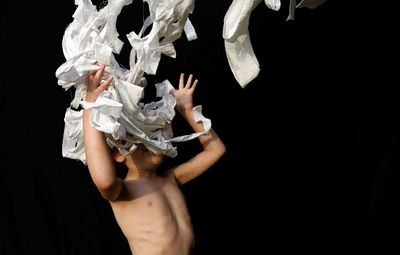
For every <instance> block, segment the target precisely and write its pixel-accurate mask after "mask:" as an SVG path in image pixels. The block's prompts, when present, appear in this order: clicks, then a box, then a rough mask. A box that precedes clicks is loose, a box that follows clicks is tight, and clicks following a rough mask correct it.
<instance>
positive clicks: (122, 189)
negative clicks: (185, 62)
mask: <svg viewBox="0 0 400 255" xmlns="http://www.w3.org/2000/svg"><path fill="white" fill-rule="evenodd" d="M104 68H105V67H104V65H101V66H100V68H99V70H97V71H95V72H92V73H91V74H90V75H89V78H88V81H87V94H86V101H88V102H94V101H95V100H96V99H97V97H98V95H99V94H100V93H101V92H102V91H104V90H105V89H107V87H108V86H109V85H110V84H111V82H112V78H109V79H107V80H105V81H103V82H102V79H101V77H102V76H103V73H104ZM192 79H193V76H192V75H190V76H189V77H188V79H187V81H186V83H185V81H184V75H183V74H181V76H180V82H179V87H178V89H175V90H173V91H172V93H173V95H174V96H175V98H176V101H177V104H176V109H177V110H178V111H179V112H180V113H181V115H182V116H183V117H184V118H185V119H186V121H187V122H188V123H189V124H190V126H191V127H192V128H193V130H194V131H195V132H201V131H203V126H202V124H201V123H196V122H195V120H194V118H193V112H192V109H193V99H192V98H193V92H194V90H195V88H196V86H197V83H198V81H197V80H195V81H194V82H192ZM90 112H91V110H90V109H88V110H85V111H84V118H83V119H84V122H83V128H84V135H85V149H86V160H87V165H88V168H89V172H90V174H91V177H92V179H93V181H94V183H95V184H96V186H97V188H98V190H99V191H100V193H101V194H102V196H103V197H104V198H105V199H107V200H109V201H110V204H111V207H112V209H113V212H114V215H115V218H116V220H117V222H118V224H119V226H120V227H121V230H122V231H123V233H124V235H125V236H126V238H127V240H128V242H129V245H130V248H131V251H132V253H133V254H135V255H188V254H190V253H191V251H192V249H193V244H194V233H193V229H192V223H191V220H190V215H189V212H188V209H187V206H186V202H185V199H184V196H183V194H182V192H181V190H180V187H179V186H181V185H183V184H185V183H187V182H188V181H190V180H192V179H194V178H196V177H197V176H199V175H200V174H202V173H203V172H205V171H206V170H208V169H209V168H210V167H211V166H212V165H214V164H215V163H216V162H217V161H218V160H219V159H220V157H222V155H223V154H224V153H225V146H224V144H223V142H222V141H221V140H220V138H219V137H218V135H217V134H216V133H215V132H214V130H211V131H210V132H209V134H208V135H204V136H200V137H199V141H200V144H201V145H202V147H203V150H202V151H201V152H199V153H198V154H197V155H196V156H194V157H193V158H192V159H190V160H189V161H187V162H185V163H183V164H181V165H178V166H176V167H173V168H172V169H169V170H168V171H166V173H165V174H163V175H162V176H159V175H157V168H158V167H159V166H160V164H161V163H162V161H163V156H162V155H156V154H154V153H152V152H150V151H149V150H148V149H147V148H146V147H145V146H144V145H142V144H139V145H138V148H137V149H136V150H135V152H133V153H132V154H130V155H127V156H124V155H122V154H120V153H118V152H116V153H114V155H113V156H112V154H111V153H110V150H109V148H108V146H107V144H106V142H105V139H104V134H103V133H102V132H100V131H98V130H96V129H95V128H92V127H91V126H90V125H89V116H90ZM113 160H115V161H118V162H123V163H124V164H125V165H126V166H127V168H128V174H127V176H126V178H125V179H124V180H121V179H119V178H118V177H117V176H116V172H115V165H114V161H113Z"/></svg>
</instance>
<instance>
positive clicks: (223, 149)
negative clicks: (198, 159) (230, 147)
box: [218, 143, 226, 158]
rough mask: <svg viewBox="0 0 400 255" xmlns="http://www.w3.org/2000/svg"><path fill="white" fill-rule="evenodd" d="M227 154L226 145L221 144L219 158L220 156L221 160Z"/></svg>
mask: <svg viewBox="0 0 400 255" xmlns="http://www.w3.org/2000/svg"><path fill="white" fill-rule="evenodd" d="M225 153H226V147H225V144H223V143H221V144H220V146H219V148H218V156H219V158H221V157H222V156H223V155H224V154H225Z"/></svg>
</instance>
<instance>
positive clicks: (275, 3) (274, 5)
mask: <svg viewBox="0 0 400 255" xmlns="http://www.w3.org/2000/svg"><path fill="white" fill-rule="evenodd" d="M265 4H266V5H267V7H268V8H270V9H271V10H274V11H278V10H279V9H280V8H281V0H265Z"/></svg>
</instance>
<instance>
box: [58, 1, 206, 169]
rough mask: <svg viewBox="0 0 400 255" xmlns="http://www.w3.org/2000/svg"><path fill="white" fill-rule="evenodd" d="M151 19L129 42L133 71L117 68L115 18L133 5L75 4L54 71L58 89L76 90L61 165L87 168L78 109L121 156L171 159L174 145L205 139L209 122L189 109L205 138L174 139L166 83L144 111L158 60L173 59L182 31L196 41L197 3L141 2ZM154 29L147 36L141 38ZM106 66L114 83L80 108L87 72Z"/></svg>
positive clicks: (67, 119) (172, 102)
mask: <svg viewBox="0 0 400 255" xmlns="http://www.w3.org/2000/svg"><path fill="white" fill-rule="evenodd" d="M144 1H146V2H147V3H148V5H149V8H150V16H149V17H148V18H147V19H146V21H145V22H144V24H143V28H142V30H141V31H140V32H139V33H138V34H136V33H135V32H133V31H132V32H131V33H129V34H128V35H127V37H128V40H129V43H130V44H131V45H132V50H131V54H130V68H129V69H125V68H122V67H121V66H120V65H119V63H118V62H117V61H116V59H115V57H114V55H113V53H116V54H119V52H120V51H121V48H122V46H123V42H122V41H121V40H120V39H119V38H118V36H119V34H118V32H117V29H116V22H117V17H118V15H119V14H120V12H121V10H122V8H123V7H124V6H125V5H128V4H131V3H132V0H109V1H108V4H107V5H106V6H105V7H103V8H102V9H101V10H99V11H98V10H97V8H96V6H95V5H93V4H92V2H91V1H90V0H75V4H76V5H77V8H76V10H75V13H74V14H73V16H72V17H73V21H72V22H71V23H70V24H69V25H68V27H67V28H66V30H65V33H64V36H63V41H62V47H63V53H64V56H65V58H66V62H65V63H63V64H62V65H61V66H60V67H59V68H58V69H57V70H56V77H57V78H58V84H59V85H60V86H61V87H62V88H64V89H65V90H68V89H71V88H74V89H75V96H74V99H73V100H72V102H71V107H70V108H68V109H67V110H66V112H65V117H64V122H65V126H64V136H63V144H62V154H63V156H64V157H68V158H72V159H77V160H80V161H82V162H83V163H86V158H85V151H84V137H83V123H82V117H83V110H82V109H80V110H79V108H80V107H81V108H83V109H87V108H92V109H93V110H92V114H91V116H90V124H91V125H92V126H93V127H95V128H96V129H98V130H100V131H102V132H104V133H105V134H106V140H107V143H108V145H109V146H110V147H114V146H116V147H118V148H119V150H120V151H121V152H122V153H124V154H127V153H130V152H132V151H134V150H135V149H136V145H135V144H137V143H143V144H144V145H145V146H146V147H147V148H148V149H150V150H151V151H153V152H155V153H159V154H164V155H167V156H169V157H175V156H176V155H177V149H176V147H174V146H173V145H172V142H184V141H188V140H190V139H194V138H196V137H199V136H200V135H203V134H206V133H208V132H209V130H210V128H211V121H210V120H209V119H207V118H205V117H204V116H203V115H202V114H201V106H198V107H194V109H193V110H194V113H195V120H196V121H197V122H202V123H203V126H204V131H203V132H198V133H193V134H189V135H183V136H179V137H173V133H172V127H171V123H172V120H173V118H174V116H175V110H174V107H175V104H176V101H175V98H174V96H173V95H172V94H171V93H170V91H171V89H173V86H172V85H171V84H170V83H169V81H168V80H165V81H164V82H162V83H159V84H156V88H157V97H159V98H160V100H159V101H157V102H151V103H147V104H143V103H141V102H140V100H141V99H142V98H143V96H144V88H145V86H146V84H147V82H146V79H145V78H144V77H143V75H144V73H148V74H155V73H156V71H157V68H158V64H159V62H160V59H161V55H162V54H164V55H167V56H170V57H175V49H174V46H173V44H172V43H173V42H174V41H175V40H176V39H178V38H179V37H180V36H181V34H182V32H183V31H185V33H186V36H187V39H188V40H194V39H196V38H197V35H196V32H195V30H194V27H193V25H192V24H191V23H190V21H189V19H188V15H189V14H191V13H192V12H193V8H194V0H144ZM150 25H152V29H151V31H150V32H149V34H147V35H145V36H144V35H143V31H145V30H146V28H147V27H148V26H150ZM100 63H102V64H106V65H107V67H106V69H105V73H104V77H102V78H103V79H104V80H105V79H107V77H109V76H113V81H112V83H111V85H110V86H109V88H108V89H107V90H106V91H103V92H102V93H101V94H100V95H99V97H98V98H97V100H96V102H92V103H89V102H86V101H84V99H85V95H86V85H85V81H86V79H87V76H88V74H89V72H91V71H93V70H97V69H98V68H99V64H100Z"/></svg>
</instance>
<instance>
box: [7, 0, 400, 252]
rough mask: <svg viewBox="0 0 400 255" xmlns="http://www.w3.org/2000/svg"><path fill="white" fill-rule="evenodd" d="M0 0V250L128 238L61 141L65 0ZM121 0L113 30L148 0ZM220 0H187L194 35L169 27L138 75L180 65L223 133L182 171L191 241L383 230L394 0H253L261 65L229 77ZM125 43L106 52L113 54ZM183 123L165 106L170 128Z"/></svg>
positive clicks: (254, 241)
mask: <svg viewBox="0 0 400 255" xmlns="http://www.w3.org/2000/svg"><path fill="white" fill-rule="evenodd" d="M3 2H4V1H3ZM3 2H2V6H1V9H0V12H1V42H2V44H1V45H2V54H1V62H2V66H1V72H2V73H1V75H2V80H1V89H0V95H1V98H0V100H1V101H0V110H1V115H0V116H1V122H0V123H1V130H0V131H1V132H0V134H2V138H1V161H0V169H1V172H0V174H1V175H0V233H1V239H0V254H2V255H3V254H4V255H5V254H7V255H8V254H130V253H129V249H128V246H127V243H126V240H125V239H124V237H123V235H122V233H121V231H120V230H119V228H118V226H117V225H116V223H115V221H114V218H113V216H112V212H111V210H110V207H109V205H108V202H107V201H105V200H104V199H102V198H101V196H100V195H99V193H98V191H97V190H96V188H95V186H94V185H93V183H92V181H91V179H90V176H89V174H88V171H87V169H86V167H85V166H84V165H83V164H82V163H80V162H78V161H75V160H71V159H66V158H62V155H61V142H62V135H63V128H64V122H63V117H64V113H65V110H66V108H67V107H68V105H69V103H70V101H71V97H72V95H71V92H70V91H64V90H63V89H62V88H61V87H60V86H58V85H57V79H56V77H55V70H56V69H57V68H58V67H59V66H60V65H61V64H62V63H64V61H65V59H64V57H63V54H62V48H61V40H62V36H63V32H64V30H65V28H66V26H67V25H68V24H69V23H70V22H71V21H72V17H71V16H72V14H73V12H74V10H75V5H74V1H72V0H70V1H65V0H64V1H29V2H23V3H22V2H17V1H6V2H5V3H3ZM134 2H135V3H134V4H132V5H130V6H127V7H125V8H124V9H123V11H122V13H121V15H120V17H119V20H118V31H119V33H120V38H121V39H122V40H124V41H125V42H126V37H125V34H127V33H129V32H130V31H132V29H134V30H135V31H136V32H137V31H138V30H139V29H140V27H141V25H142V21H143V16H144V14H143V13H146V10H145V9H143V5H142V2H141V1H134ZM94 3H95V4H99V3H100V1H97V2H96V1H94ZM230 3H231V1H228V0H224V1H221V0H219V1H211V0H208V1H206V0H203V1H196V6H195V10H194V13H193V14H192V15H190V19H191V21H192V23H193V25H194V27H195V29H196V32H197V34H198V37H199V38H198V39H197V40H195V41H191V42H188V41H187V40H186V37H185V35H182V37H181V38H180V39H178V40H177V41H176V42H175V47H176V51H177V58H176V59H171V58H168V57H166V56H163V57H162V60H161V63H160V67H159V69H158V71H157V75H155V76H148V77H147V78H148V80H149V81H151V82H158V81H162V80H164V79H166V78H168V79H169V80H170V81H171V82H172V83H173V84H176V81H177V78H178V75H179V73H180V72H185V73H187V74H188V73H193V74H194V75H195V77H197V78H198V79H199V80H200V84H199V87H198V89H197V91H196V94H195V98H194V100H195V103H196V104H201V105H203V111H204V114H205V115H206V116H207V117H209V118H211V119H212V121H213V127H214V129H215V130H216V131H217V132H218V134H219V135H220V137H221V138H222V139H223V141H224V142H225V144H226V146H227V154H226V155H225V156H224V157H223V158H222V159H221V160H220V161H219V162H218V163H217V164H216V165H215V166H214V167H213V168H212V169H210V170H209V171H208V172H206V173H205V174H204V175H202V176H201V177H199V178H198V179H196V180H194V181H192V182H191V183H189V184H187V185H186V186H184V187H183V192H184V195H185V197H186V199H187V203H188V207H189V210H190V213H191V215H192V221H193V225H194V230H195V233H196V249H195V254H196V255H197V254H201V255H204V254H206V255H207V254H231V253H233V254H271V253H285V252H287V251H289V250H290V251H296V252H314V251H315V252H318V253H319V254H322V253H326V252H328V251H333V250H337V251H340V252H341V251H343V249H344V247H346V249H347V250H348V249H351V250H352V251H359V250H361V249H367V250H370V249H372V248H376V247H378V248H379V249H381V248H382V247H387V246H388V244H392V243H395V241H396V240H397V237H398V236H397V234H396V233H397V232H398V230H397V229H398V226H399V224H398V219H397V218H398V215H399V213H400V210H399V206H398V203H399V198H400V196H399V187H398V185H399V182H400V174H399V145H398V140H399V128H400V122H399V113H400V103H399V99H398V94H397V93H396V92H395V91H396V89H395V86H396V85H398V81H397V80H396V79H391V77H392V75H393V74H396V72H398V71H396V66H398V64H396V62H395V61H397V51H396V50H394V49H395V47H393V46H395V45H396V43H395V40H394V34H395V32H396V29H394V27H395V26H394V23H395V22H394V21H395V17H396V16H395V15H393V14H392V11H394V10H395V8H394V7H393V6H389V5H388V3H386V5H383V3H380V5H379V6H377V4H376V3H375V5H373V4H371V3H367V1H358V2H356V1H334V0H328V2H327V3H325V4H324V5H321V6H320V7H318V8H317V9H315V10H309V9H297V11H296V15H295V20H294V21H289V22H286V21H285V19H286V16H287V14H288V1H282V8H281V10H280V11H278V12H274V11H271V10H269V9H268V8H267V7H266V6H265V4H263V3H262V4H260V5H259V6H258V7H257V8H256V9H255V10H254V11H253V13H252V14H251V19H250V25H249V29H250V34H251V40H252V44H253V48H254V51H255V54H256V56H257V58H258V60H259V62H260V68H261V72H260V74H259V76H258V77H257V78H256V79H254V80H253V81H252V82H251V83H250V84H249V85H248V86H247V87H246V88H244V89H243V88H241V87H240V86H239V84H238V83H237V82H236V80H235V79H234V76H233V74H232V73H231V71H230V68H229V65H228V62H227V59H226V55H225V49H224V42H223V39H222V27H223V17H224V15H225V13H226V11H227V10H228V7H229V5H230ZM128 45H129V44H128V43H127V42H126V44H125V46H124V48H123V50H122V52H121V54H120V56H118V60H119V61H120V63H121V64H122V65H124V66H127V58H128V57H127V53H128V52H129V47H128ZM151 94H152V91H151V88H149V92H148V94H147V95H151ZM187 131H188V130H186V129H185V127H184V124H183V123H182V122H181V121H180V120H179V117H178V118H177V122H176V127H175V132H177V133H180V134H181V133H185V132H187ZM199 149H200V147H199V144H198V143H197V141H191V142H187V143H184V144H180V145H179V147H178V154H179V156H178V158H175V159H171V160H169V161H168V162H167V164H177V163H179V162H181V161H184V160H186V159H187V158H189V157H190V156H192V155H194V154H195V153H196V152H197V151H198V150H199ZM382 240H383V241H384V243H382V242H381V241H382ZM277 249H278V252H276V250H277ZM273 251H275V252H273Z"/></svg>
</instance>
